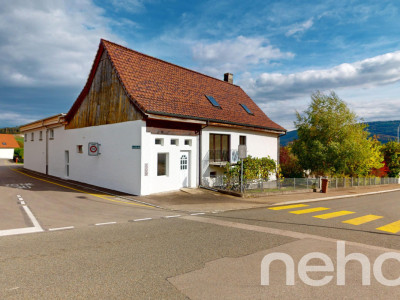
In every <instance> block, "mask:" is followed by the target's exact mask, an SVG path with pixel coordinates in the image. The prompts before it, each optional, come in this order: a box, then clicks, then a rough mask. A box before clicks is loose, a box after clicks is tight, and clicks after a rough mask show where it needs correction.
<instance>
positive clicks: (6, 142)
mask: <svg viewBox="0 0 400 300" xmlns="http://www.w3.org/2000/svg"><path fill="white" fill-rule="evenodd" d="M15 148H19V145H18V142H17V141H16V140H15V138H14V136H13V135H12V134H0V158H6V159H13V158H14V149H15Z"/></svg>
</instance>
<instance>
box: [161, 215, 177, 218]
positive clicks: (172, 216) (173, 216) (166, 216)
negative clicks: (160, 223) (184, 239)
mask: <svg viewBox="0 0 400 300" xmlns="http://www.w3.org/2000/svg"><path fill="white" fill-rule="evenodd" d="M180 216H181V215H175V216H165V217H164V218H166V219H168V218H177V217H180Z"/></svg>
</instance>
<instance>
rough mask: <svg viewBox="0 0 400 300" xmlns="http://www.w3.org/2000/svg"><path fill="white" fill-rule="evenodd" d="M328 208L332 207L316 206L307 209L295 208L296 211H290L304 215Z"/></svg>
mask: <svg viewBox="0 0 400 300" xmlns="http://www.w3.org/2000/svg"><path fill="white" fill-rule="evenodd" d="M327 209H330V208H327V207H314V208H307V209H301V210H294V211H290V213H291V214H296V215H302V214H308V213H312V212H317V211H321V210H327Z"/></svg>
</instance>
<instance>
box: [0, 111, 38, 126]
mask: <svg viewBox="0 0 400 300" xmlns="http://www.w3.org/2000/svg"><path fill="white" fill-rule="evenodd" d="M37 119H38V116H36V115H35V116H31V115H26V114H20V113H17V112H12V111H2V112H1V114H0V122H2V123H4V124H8V125H7V126H19V125H21V124H28V123H31V122H33V121H35V120H37Z"/></svg>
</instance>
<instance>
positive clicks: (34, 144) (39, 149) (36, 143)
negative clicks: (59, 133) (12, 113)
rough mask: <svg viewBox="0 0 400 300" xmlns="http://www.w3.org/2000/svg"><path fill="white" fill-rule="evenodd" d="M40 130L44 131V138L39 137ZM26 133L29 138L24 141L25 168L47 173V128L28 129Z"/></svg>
mask: <svg viewBox="0 0 400 300" xmlns="http://www.w3.org/2000/svg"><path fill="white" fill-rule="evenodd" d="M40 131H42V140H40V139H39V136H40ZM32 132H33V134H34V138H33V141H32V139H31V134H32ZM25 134H26V135H27V138H26V140H25V142H24V168H26V169H29V170H33V171H36V172H41V173H46V129H41V130H34V131H28V132H25Z"/></svg>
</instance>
